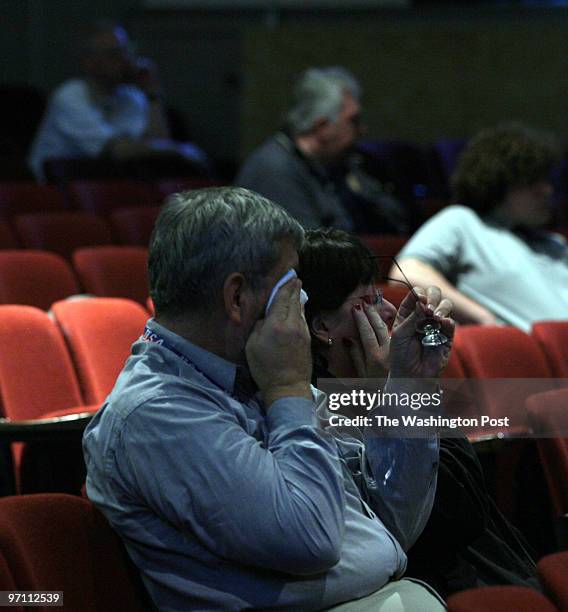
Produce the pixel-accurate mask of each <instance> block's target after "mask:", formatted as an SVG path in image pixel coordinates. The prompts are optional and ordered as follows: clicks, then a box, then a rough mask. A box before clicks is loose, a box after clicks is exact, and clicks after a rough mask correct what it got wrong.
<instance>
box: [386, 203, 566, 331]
mask: <svg viewBox="0 0 568 612" xmlns="http://www.w3.org/2000/svg"><path fill="white" fill-rule="evenodd" d="M407 258H414V259H419V260H420V261H422V262H424V263H426V264H428V265H429V266H432V267H433V268H434V269H435V270H437V271H438V272H440V273H441V274H442V275H443V276H445V277H446V278H447V279H448V281H449V282H450V283H452V284H453V285H455V287H456V288H457V289H458V291H461V292H462V293H463V294H465V295H467V296H468V297H470V298H471V299H472V300H474V301H476V302H478V303H479V304H481V305H482V306H485V307H486V308H487V309H488V310H490V311H491V312H492V313H493V314H494V315H495V316H496V317H497V318H498V319H499V320H500V321H502V322H503V323H506V324H507V325H514V326H515V327H519V328H520V329H522V330H524V331H526V332H530V330H531V327H532V324H533V323H534V322H536V321H548V320H558V319H560V320H564V319H567V318H568V245H567V244H566V241H565V240H564V238H563V237H562V236H560V235H559V234H554V233H552V232H547V231H544V230H543V231H540V232H535V235H534V237H533V238H532V239H529V238H525V237H523V236H522V235H520V234H519V233H515V232H513V231H512V230H511V229H510V228H509V227H507V226H506V225H504V224H503V223H502V222H500V223H497V222H495V221H492V220H491V219H490V218H485V219H483V218H481V217H479V216H478V215H477V213H476V212H475V211H473V210H472V209H471V208H467V207H466V206H459V205H455V206H448V207H447V208H444V209H443V210H442V211H441V212H439V213H438V214H436V215H434V216H433V217H432V218H431V219H429V220H428V221H427V222H426V223H425V224H424V225H423V226H422V227H421V228H420V229H419V230H418V231H417V232H416V233H415V234H414V236H413V237H412V238H411V239H410V241H409V242H408V243H407V244H406V245H405V247H404V248H403V249H402V251H401V252H400V253H399V254H398V258H397V259H398V260H399V261H401V260H403V259H407Z"/></svg>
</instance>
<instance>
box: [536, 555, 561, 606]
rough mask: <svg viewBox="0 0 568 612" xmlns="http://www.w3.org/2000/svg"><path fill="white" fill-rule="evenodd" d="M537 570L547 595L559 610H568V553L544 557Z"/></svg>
mask: <svg viewBox="0 0 568 612" xmlns="http://www.w3.org/2000/svg"><path fill="white" fill-rule="evenodd" d="M536 569H537V572H538V578H539V580H540V582H541V584H542V588H543V590H544V592H545V594H546V595H547V596H548V597H549V598H550V599H551V600H552V601H553V602H554V603H555V604H556V605H557V606H558V609H559V610H568V580H567V577H568V552H559V553H555V554H552V555H547V556H546V557H543V558H542V559H540V561H539V562H538V563H537V566H536Z"/></svg>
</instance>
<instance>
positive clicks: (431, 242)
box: [397, 206, 476, 283]
mask: <svg viewBox="0 0 568 612" xmlns="http://www.w3.org/2000/svg"><path fill="white" fill-rule="evenodd" d="M475 217H476V214H475V213H474V212H473V211H472V210H470V209H468V208H466V207H465V206H450V207H448V208H447V209H445V210H443V211H442V212H440V213H438V214H437V215H435V216H434V217H432V218H431V219H430V220H429V221H427V222H426V223H425V224H424V225H422V227H421V228H420V229H419V230H418V231H417V232H416V233H415V234H414V235H413V236H412V238H411V239H410V241H409V242H408V243H407V244H406V245H405V246H404V248H403V249H402V251H401V252H400V253H399V255H398V257H397V259H398V260H399V261H401V260H402V259H408V258H413V259H418V260H420V261H422V262H424V263H426V264H428V265H430V266H432V267H433V268H434V269H435V270H437V271H438V272H440V273H441V274H443V275H444V276H445V277H446V278H447V279H448V280H449V281H450V282H453V283H455V281H456V278H457V276H458V275H459V272H460V268H461V265H462V263H463V262H462V259H463V247H464V244H465V241H466V240H467V239H468V234H469V231H470V228H471V227H472V223H473V222H474V220H475Z"/></svg>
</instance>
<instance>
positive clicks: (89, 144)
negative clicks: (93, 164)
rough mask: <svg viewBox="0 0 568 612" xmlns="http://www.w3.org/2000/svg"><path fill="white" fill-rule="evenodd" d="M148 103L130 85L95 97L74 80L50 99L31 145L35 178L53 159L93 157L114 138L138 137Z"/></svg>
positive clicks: (146, 121) (31, 160)
mask: <svg viewBox="0 0 568 612" xmlns="http://www.w3.org/2000/svg"><path fill="white" fill-rule="evenodd" d="M148 114H149V108H148V101H147V99H146V96H145V95H144V93H143V92H142V91H140V90H139V89H138V88H136V87H134V86H133V85H120V86H118V87H117V88H116V90H115V92H114V93H113V94H112V95H109V96H100V95H97V94H95V92H94V90H93V89H92V87H90V86H89V84H88V82H87V81H85V80H83V79H73V80H71V81H67V82H65V83H63V84H62V85H60V86H59V87H58V88H57V89H56V90H55V91H54V93H53V95H52V96H51V99H50V101H49V104H48V107H47V111H46V113H45V115H44V117H43V120H42V123H41V125H40V127H39V129H38V132H37V134H36V137H35V140H34V142H33V144H32V148H31V153H30V158H29V163H30V166H31V168H32V170H33V172H34V174H35V175H36V177H38V178H42V177H43V162H44V160H46V159H51V158H53V157H84V156H87V157H96V156H97V155H99V154H100V153H101V152H102V150H103V149H104V147H105V145H106V144H107V142H109V140H111V139H113V138H121V137H129V138H133V139H138V138H140V137H141V136H142V135H143V133H144V131H145V130H146V127H147V124H148Z"/></svg>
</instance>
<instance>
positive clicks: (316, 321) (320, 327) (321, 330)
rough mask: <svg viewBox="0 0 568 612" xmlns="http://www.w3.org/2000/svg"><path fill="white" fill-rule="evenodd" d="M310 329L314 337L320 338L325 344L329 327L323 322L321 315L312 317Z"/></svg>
mask: <svg viewBox="0 0 568 612" xmlns="http://www.w3.org/2000/svg"><path fill="white" fill-rule="evenodd" d="M310 331H311V332H312V334H313V336H314V337H315V338H317V339H318V340H321V342H323V343H324V344H326V345H327V340H328V338H329V329H328V327H327V325H326V324H325V323H324V321H323V319H322V317H321V315H317V316H315V317H314V318H313V319H312V323H311V325H310Z"/></svg>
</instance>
